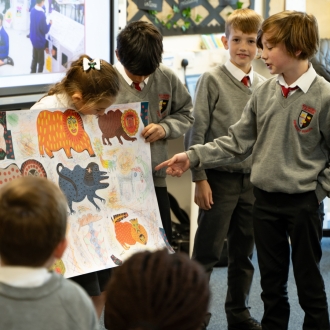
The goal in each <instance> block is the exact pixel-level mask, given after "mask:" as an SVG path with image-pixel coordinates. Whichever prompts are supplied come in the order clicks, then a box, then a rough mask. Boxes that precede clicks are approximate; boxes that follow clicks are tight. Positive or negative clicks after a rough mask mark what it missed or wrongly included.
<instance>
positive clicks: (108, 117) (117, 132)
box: [98, 109, 139, 146]
mask: <svg viewBox="0 0 330 330" xmlns="http://www.w3.org/2000/svg"><path fill="white" fill-rule="evenodd" d="M98 124H99V127H100V130H101V132H102V142H103V144H104V145H107V144H108V145H110V146H111V145H112V143H111V142H110V139H112V138H114V137H117V139H118V141H119V143H120V144H123V141H122V139H121V138H123V139H125V140H126V141H132V142H134V141H136V138H135V137H132V136H134V135H135V134H136V132H137V131H138V128H139V116H138V114H137V112H136V111H135V110H132V109H128V110H126V111H124V113H122V112H121V111H120V110H119V109H117V110H110V111H108V112H107V113H106V114H105V115H103V116H99V118H98Z"/></svg>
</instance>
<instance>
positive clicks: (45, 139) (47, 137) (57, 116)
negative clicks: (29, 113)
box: [37, 109, 95, 158]
mask: <svg viewBox="0 0 330 330" xmlns="http://www.w3.org/2000/svg"><path fill="white" fill-rule="evenodd" d="M37 130H38V141H39V152H40V155H41V156H43V157H44V156H45V153H46V154H47V155H48V156H49V157H50V158H53V157H54V155H53V152H54V151H59V150H61V149H64V152H65V154H66V156H67V157H68V158H72V154H71V149H73V150H75V151H76V152H79V153H80V152H83V151H84V150H87V151H88V153H89V155H90V156H91V157H95V153H94V151H93V148H92V145H91V141H90V138H89V136H88V134H87V133H86V131H85V130H84V125H83V122H82V119H81V117H80V115H79V114H78V113H77V112H76V111H74V110H70V109H68V110H66V111H65V112H61V111H54V112H51V111H48V110H43V111H41V112H40V113H39V115H38V118H37Z"/></svg>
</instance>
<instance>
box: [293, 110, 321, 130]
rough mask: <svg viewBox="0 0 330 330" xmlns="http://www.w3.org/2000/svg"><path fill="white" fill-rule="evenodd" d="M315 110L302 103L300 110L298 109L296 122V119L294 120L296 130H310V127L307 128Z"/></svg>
mask: <svg viewBox="0 0 330 330" xmlns="http://www.w3.org/2000/svg"><path fill="white" fill-rule="evenodd" d="M315 112H316V110H315V109H313V108H311V107H309V106H307V105H306V104H303V105H302V110H301V111H300V114H299V118H298V123H297V121H296V120H294V126H295V128H296V130H297V131H298V132H302V133H308V132H310V131H311V130H312V128H308V129H305V128H307V127H308V126H309V125H310V123H311V121H312V119H313V116H314V114H315Z"/></svg>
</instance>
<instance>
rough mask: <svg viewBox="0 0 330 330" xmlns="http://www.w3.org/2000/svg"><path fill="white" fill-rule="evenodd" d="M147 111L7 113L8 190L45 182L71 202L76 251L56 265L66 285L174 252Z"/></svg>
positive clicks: (2, 167)
mask: <svg viewBox="0 0 330 330" xmlns="http://www.w3.org/2000/svg"><path fill="white" fill-rule="evenodd" d="M141 108H142V110H145V109H146V108H147V103H131V104H125V105H114V106H112V107H111V108H109V110H108V111H107V113H106V114H105V115H104V116H100V117H99V118H97V117H95V116H81V115H79V114H78V113H77V112H76V111H74V110H72V109H44V110H24V111H10V112H0V124H1V125H0V129H1V130H2V132H0V137H2V136H3V138H2V139H0V159H1V161H0V187H1V185H2V184H5V183H6V182H8V181H10V180H13V179H15V177H18V176H21V175H37V176H43V177H47V179H49V180H51V181H53V182H55V183H56V184H58V185H59V187H60V188H61V190H62V191H63V192H64V194H65V195H66V197H67V200H68V215H69V219H68V232H67V236H68V239H69V247H68V249H67V251H66V252H65V255H64V257H63V259H62V260H58V261H57V262H56V264H55V270H56V271H57V272H60V273H62V274H64V276H65V277H72V276H75V275H80V274H84V273H88V272H92V271H96V270H100V269H104V268H109V267H115V266H117V265H121V264H122V262H123V260H124V259H126V258H127V257H129V256H130V255H131V254H133V253H135V252H137V251H140V250H145V249H149V250H153V249H160V248H164V247H166V246H167V247H168V248H169V249H171V248H170V246H169V245H168V243H167V240H166V237H165V235H164V229H163V228H162V223H161V218H160V214H159V209H158V204H157V199H156V195H155V191H154V185H153V180H152V169H151V157H150V145H149V144H148V143H146V142H145V141H144V139H143V138H142V137H141V131H142V129H143V127H144V124H143V120H145V115H142V116H141ZM143 113H144V114H145V112H144V111H142V114H143ZM13 235H14V233H13Z"/></svg>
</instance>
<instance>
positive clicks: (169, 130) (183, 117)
mask: <svg viewBox="0 0 330 330" xmlns="http://www.w3.org/2000/svg"><path fill="white" fill-rule="evenodd" d="M116 70H117V69H116ZM117 73H118V74H119V78H120V92H119V95H118V96H117V98H116V104H124V103H131V102H142V101H148V102H149V112H148V122H149V124H150V123H155V124H160V125H162V126H163V128H164V130H165V132H166V135H165V138H164V139H162V140H158V141H156V142H153V143H151V144H150V148H151V161H152V164H151V165H152V172H153V180H154V185H155V186H156V187H166V182H165V178H166V170H165V169H161V170H160V171H155V170H154V168H155V166H156V165H158V164H160V163H161V162H163V161H165V160H166V159H168V152H167V140H170V139H176V138H178V137H180V136H182V135H183V134H185V133H186V131H187V130H188V129H189V127H190V126H191V125H192V123H193V121H194V118H193V116H192V102H191V97H190V95H189V93H188V91H187V89H186V88H185V87H184V85H183V84H182V83H181V81H180V79H179V78H178V77H177V76H176V75H175V73H174V72H173V71H172V70H170V69H169V68H167V67H166V66H164V65H162V64H161V65H160V66H159V68H158V69H156V71H155V72H154V73H153V74H151V75H150V76H149V80H148V83H147V85H146V86H145V87H144V88H143V90H142V91H137V90H135V89H134V88H132V87H131V86H129V85H128V84H127V82H126V81H125V80H124V78H123V77H122V76H121V74H120V73H119V72H118V70H117Z"/></svg>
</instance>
